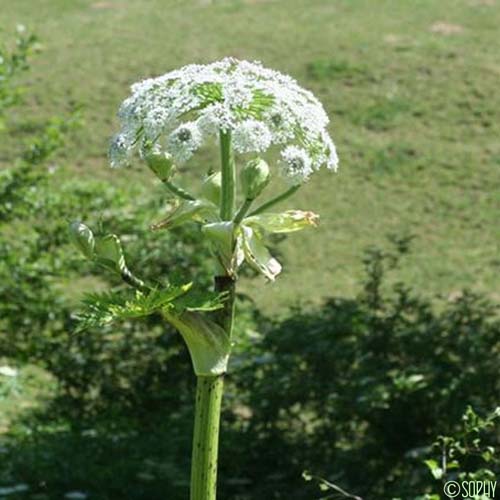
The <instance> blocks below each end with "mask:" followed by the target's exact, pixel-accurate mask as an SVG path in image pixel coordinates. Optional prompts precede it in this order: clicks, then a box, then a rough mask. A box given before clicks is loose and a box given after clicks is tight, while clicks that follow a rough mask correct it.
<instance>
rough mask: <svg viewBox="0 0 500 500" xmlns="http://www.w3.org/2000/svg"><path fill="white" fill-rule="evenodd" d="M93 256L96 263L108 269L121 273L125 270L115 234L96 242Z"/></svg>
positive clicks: (120, 247) (120, 246)
mask: <svg viewBox="0 0 500 500" xmlns="http://www.w3.org/2000/svg"><path fill="white" fill-rule="evenodd" d="M95 255H96V257H97V260H98V262H99V263H100V264H102V265H103V266H105V267H107V268H109V269H112V270H114V271H117V272H119V273H121V272H122V270H123V269H124V268H125V257H124V255H123V249H122V245H121V243H120V240H119V239H118V236H116V235H115V234H108V235H106V236H104V237H103V238H99V239H98V240H97V242H96V245H95Z"/></svg>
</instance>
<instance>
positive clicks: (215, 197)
mask: <svg viewBox="0 0 500 500" xmlns="http://www.w3.org/2000/svg"><path fill="white" fill-rule="evenodd" d="M221 190H222V174H221V173H220V172H215V173H214V174H212V175H209V176H208V177H207V178H206V179H205V180H204V181H203V184H202V185H201V196H202V197H203V198H205V199H206V200H208V201H211V202H212V203H213V204H214V205H217V206H219V205H220V197H221Z"/></svg>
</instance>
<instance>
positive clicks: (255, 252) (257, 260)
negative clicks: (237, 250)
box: [241, 226, 282, 281]
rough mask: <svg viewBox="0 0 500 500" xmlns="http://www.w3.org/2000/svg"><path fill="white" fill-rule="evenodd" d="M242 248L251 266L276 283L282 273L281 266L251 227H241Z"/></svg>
mask: <svg viewBox="0 0 500 500" xmlns="http://www.w3.org/2000/svg"><path fill="white" fill-rule="evenodd" d="M241 247H242V250H243V254H244V256H245V260H246V261H247V262H248V263H249V264H250V266H252V267H253V268H254V269H256V270H257V271H258V272H260V273H261V274H263V275H264V276H265V277H266V278H267V279H268V280H270V281H274V279H275V278H276V276H277V275H278V274H279V273H280V272H281V269H282V268H281V264H280V263H279V262H278V261H277V260H276V259H275V258H274V257H273V256H272V255H271V254H270V253H269V250H268V249H267V248H266V246H265V245H264V242H263V241H262V239H261V237H260V235H259V234H258V233H257V232H256V231H254V230H253V229H252V228H251V227H248V226H241Z"/></svg>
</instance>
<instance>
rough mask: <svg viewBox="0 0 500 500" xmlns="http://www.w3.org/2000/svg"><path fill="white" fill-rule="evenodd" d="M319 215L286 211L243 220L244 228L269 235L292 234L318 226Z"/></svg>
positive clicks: (299, 211) (301, 211)
mask: <svg viewBox="0 0 500 500" xmlns="http://www.w3.org/2000/svg"><path fill="white" fill-rule="evenodd" d="M318 222H319V215H318V214H315V213H314V212H305V211H303V210H287V211H286V212H283V213H279V214H276V213H270V214H268V213H263V214H260V215H253V216H251V217H247V218H246V219H244V220H243V223H244V224H245V225H246V226H250V227H253V228H257V229H262V230H264V231H267V232H269V233H292V232H294V231H300V230H301V229H305V228H306V227H311V226H312V227H315V226H317V225H318Z"/></svg>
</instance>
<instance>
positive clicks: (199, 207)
mask: <svg viewBox="0 0 500 500" xmlns="http://www.w3.org/2000/svg"><path fill="white" fill-rule="evenodd" d="M217 216H218V209H217V207H216V206H215V205H214V204H213V203H211V202H210V201H208V200H192V201H191V200H189V201H181V202H180V203H177V204H176V205H175V206H174V208H173V210H171V211H170V213H169V214H168V215H167V217H166V218H165V219H163V220H162V221H160V222H158V223H156V224H153V225H152V226H151V228H152V229H155V230H156V229H173V228H174V227H178V226H180V225H182V224H184V223H186V222H191V221H194V222H205V221H206V220H214V219H216V218H217Z"/></svg>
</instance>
